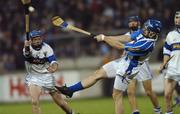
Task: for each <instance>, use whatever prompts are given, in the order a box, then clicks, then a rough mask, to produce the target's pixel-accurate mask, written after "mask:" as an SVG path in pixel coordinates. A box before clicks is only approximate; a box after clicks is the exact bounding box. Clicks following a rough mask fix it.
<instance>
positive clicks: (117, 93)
mask: <svg viewBox="0 0 180 114" xmlns="http://www.w3.org/2000/svg"><path fill="white" fill-rule="evenodd" d="M112 97H113V99H114V101H116V100H118V99H122V97H123V93H122V92H113V94H112Z"/></svg>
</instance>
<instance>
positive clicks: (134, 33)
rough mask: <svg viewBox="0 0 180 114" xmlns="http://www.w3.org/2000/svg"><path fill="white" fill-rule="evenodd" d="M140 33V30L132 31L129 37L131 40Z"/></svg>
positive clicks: (135, 38)
mask: <svg viewBox="0 0 180 114" xmlns="http://www.w3.org/2000/svg"><path fill="white" fill-rule="evenodd" d="M140 34H141V31H140V30H138V31H135V32H133V33H132V34H130V37H131V39H132V40H137V37H138V36H139V35H140Z"/></svg>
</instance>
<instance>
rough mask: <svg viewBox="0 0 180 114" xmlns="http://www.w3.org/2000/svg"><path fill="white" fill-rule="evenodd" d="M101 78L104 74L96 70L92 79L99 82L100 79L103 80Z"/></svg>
mask: <svg viewBox="0 0 180 114" xmlns="http://www.w3.org/2000/svg"><path fill="white" fill-rule="evenodd" d="M103 76H104V73H103V72H102V71H101V69H100V70H96V71H95V73H94V76H93V78H94V79H95V80H100V79H102V78H103Z"/></svg>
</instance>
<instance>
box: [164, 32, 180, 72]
mask: <svg viewBox="0 0 180 114" xmlns="http://www.w3.org/2000/svg"><path fill="white" fill-rule="evenodd" d="M163 54H164V55H168V56H170V57H172V58H171V60H170V61H169V62H168V68H167V73H168V72H169V71H170V72H173V73H174V74H177V75H180V67H179V65H180V32H179V31H177V30H173V31H171V32H169V33H168V35H167V37H166V41H165V44H164V48H163Z"/></svg>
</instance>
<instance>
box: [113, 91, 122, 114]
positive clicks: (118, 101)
mask: <svg viewBox="0 0 180 114" xmlns="http://www.w3.org/2000/svg"><path fill="white" fill-rule="evenodd" d="M113 99H114V103H115V112H116V114H124V109H123V91H120V90H117V89H113Z"/></svg>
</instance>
